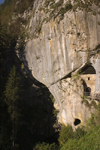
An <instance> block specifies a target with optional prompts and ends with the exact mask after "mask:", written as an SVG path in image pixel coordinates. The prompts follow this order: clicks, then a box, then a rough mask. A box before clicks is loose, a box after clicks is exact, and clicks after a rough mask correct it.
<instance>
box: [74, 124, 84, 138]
mask: <svg viewBox="0 0 100 150" xmlns="http://www.w3.org/2000/svg"><path fill="white" fill-rule="evenodd" d="M85 134H86V132H85V131H84V130H83V128H80V127H78V128H77V129H76V131H75V133H74V138H75V139H78V140H79V139H80V138H81V137H83V136H84V135H85Z"/></svg>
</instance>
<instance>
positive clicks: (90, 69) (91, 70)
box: [81, 64, 96, 74]
mask: <svg viewBox="0 0 100 150" xmlns="http://www.w3.org/2000/svg"><path fill="white" fill-rule="evenodd" d="M81 73H82V74H96V70H95V68H94V67H93V66H92V65H91V64H88V65H86V66H84V67H83V68H82V69H81Z"/></svg>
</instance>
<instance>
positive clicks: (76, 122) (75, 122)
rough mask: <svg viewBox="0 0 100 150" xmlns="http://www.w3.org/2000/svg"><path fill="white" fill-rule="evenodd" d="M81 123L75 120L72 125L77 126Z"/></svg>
mask: <svg viewBox="0 0 100 150" xmlns="http://www.w3.org/2000/svg"><path fill="white" fill-rule="evenodd" d="M80 123H81V120H80V119H78V118H76V119H75V121H74V125H75V126H77V125H79V124H80Z"/></svg>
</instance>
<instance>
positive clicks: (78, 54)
mask: <svg viewBox="0 0 100 150" xmlns="http://www.w3.org/2000/svg"><path fill="white" fill-rule="evenodd" d="M42 3H44V1H42V0H36V1H35V3H34V8H33V9H32V10H31V12H30V14H31V19H30V23H29V28H30V30H29V31H30V36H31V38H30V40H29V41H28V42H27V43H26V47H25V50H24V53H23V58H24V59H23V62H24V66H25V65H26V64H27V66H28V68H29V70H31V73H32V75H33V77H34V78H36V79H37V80H38V81H40V82H41V83H43V84H45V85H46V86H47V87H48V88H49V90H50V92H51V93H52V94H53V96H54V97H55V100H56V101H55V104H54V105H55V107H56V108H57V109H58V111H59V113H58V121H59V122H61V123H64V124H68V123H69V124H71V125H73V126H74V125H75V119H79V120H80V123H81V124H83V123H84V122H85V120H86V119H87V118H89V117H90V113H91V111H93V109H92V110H91V111H90V110H89V108H87V107H86V106H85V105H84V104H83V103H82V96H83V94H84V86H83V82H82V80H81V77H79V79H77V78H75V79H73V78H72V76H73V74H75V73H74V72H75V71H76V70H80V68H82V67H84V66H85V65H86V63H87V62H91V63H92V65H93V66H94V69H95V70H96V75H95V80H96V81H95V82H94V88H93V90H94V92H99V91H100V84H99V82H100V73H99V72H100V69H99V64H100V63H99V62H100V56H99V54H98V56H97V57H94V56H95V55H96V53H97V51H99V49H100V48H99V47H98V48H97V46H98V45H99V44H100V24H99V21H100V13H98V12H99V11H100V8H99V7H98V6H93V8H92V9H93V10H94V11H96V14H95V15H93V12H86V11H85V10H78V9H77V11H75V12H74V11H73V10H70V11H67V12H66V13H65V14H64V18H63V19H62V20H60V18H59V16H57V17H56V18H55V19H54V18H51V19H50V20H49V21H48V22H47V21H44V22H43V24H42V26H41V31H40V33H38V32H39V31H38V32H37V33H36V29H37V30H39V29H38V28H39V27H40V26H39V25H40V24H41V20H42V19H43V18H44V17H47V16H48V14H45V12H44V11H43V10H41V11H39V10H38V9H39V7H40V6H41V5H42ZM34 9H35V13H34V14H33V15H32V11H33V10H34ZM89 60H90V61H89Z"/></svg>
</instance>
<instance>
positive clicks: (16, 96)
mask: <svg viewBox="0 0 100 150" xmlns="http://www.w3.org/2000/svg"><path fill="white" fill-rule="evenodd" d="M20 87H21V85H20V77H19V75H18V74H17V70H16V67H15V66H13V68H12V69H11V72H10V74H9V78H8V82H7V84H6V90H5V97H6V99H5V102H6V104H7V105H8V112H9V114H10V117H11V120H12V137H11V138H12V149H13V150H16V148H17V143H16V135H17V128H18V119H19V116H20V110H19V107H18V106H19V103H20V100H21V98H20V97H21V96H20V93H21V88H20Z"/></svg>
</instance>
